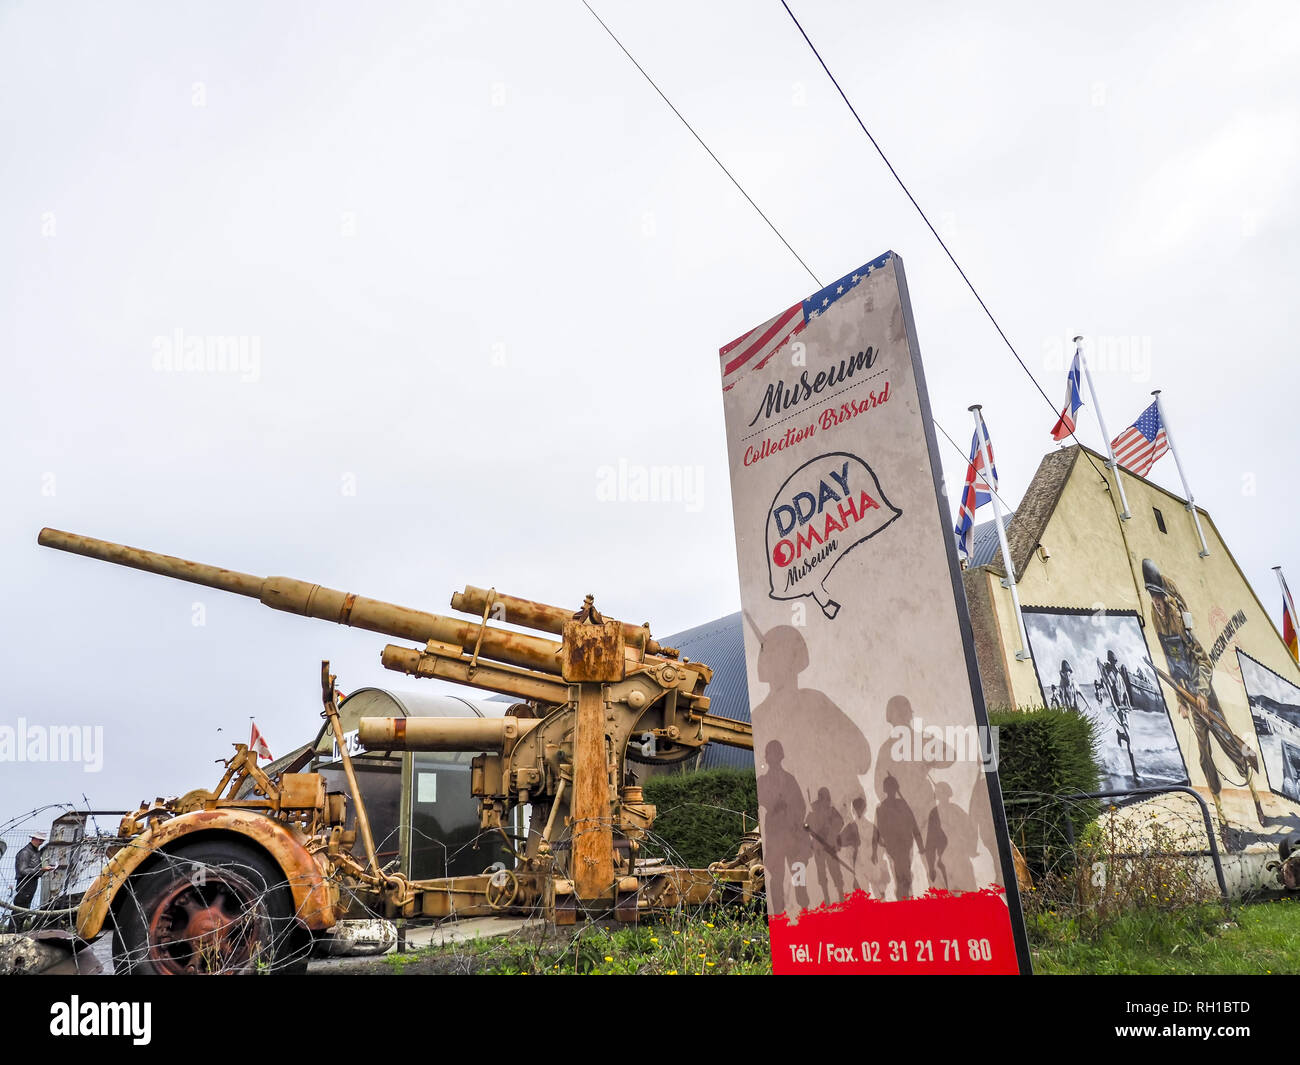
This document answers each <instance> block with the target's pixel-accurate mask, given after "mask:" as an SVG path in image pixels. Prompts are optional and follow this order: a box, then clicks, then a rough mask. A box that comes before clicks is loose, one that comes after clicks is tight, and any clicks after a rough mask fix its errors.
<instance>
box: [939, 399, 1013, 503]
mask: <svg viewBox="0 0 1300 1065" xmlns="http://www.w3.org/2000/svg"><path fill="white" fill-rule="evenodd" d="M930 420H931V421H932V422H934V427H935V428H936V429H938V430H939V432H941V433H943V435H944V437H945V438H946V439H947V441H948V443H950V444H951V445H952V449H953V450H954V451H955V452H957V454H958V455H960V456H961V460H962V462H964V463H966V464H967V465H970V456H969V455H967V454H966V452H964V451H963V450H962V449H961V445H960V444H959V443H957V441H956V440H954V439H953V438H952V437H951V436H948V430H947V429H945V428H944V427H943V426H942V425H940V424H939V420H938V419H937V418H935V417H933V416H931V418H930ZM984 483H985V487H987V488H988V490H989V491H990V492H992V493H993V494H994V495H995V496H997V497H998V502H1000V503H1001V504H1002V505H1003V506H1004V507H1006V508H1007V513H1008V514H1010V513H1012V512H1013V511H1014V510H1015V509H1016V508H1015V507H1013V506H1012V505H1011V504H1010V503H1008V502H1007V501H1006V500H1005V499H1003V498H1002V495H1001V493H1000V492H998V490H997V489H996V488H994V487H993V485H992V484H990V483H989V482H988V478H985V479H984Z"/></svg>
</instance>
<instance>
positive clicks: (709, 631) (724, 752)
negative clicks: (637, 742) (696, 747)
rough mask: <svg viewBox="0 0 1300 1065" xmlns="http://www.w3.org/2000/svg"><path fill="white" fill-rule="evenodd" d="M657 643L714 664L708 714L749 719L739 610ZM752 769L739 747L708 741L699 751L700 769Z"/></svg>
mask: <svg viewBox="0 0 1300 1065" xmlns="http://www.w3.org/2000/svg"><path fill="white" fill-rule="evenodd" d="M660 643H664V644H667V645H668V646H669V647H676V648H677V649H678V650H679V651H680V652H681V653H682V656H683V657H685V658H690V659H693V660H694V661H696V662H703V663H704V664H705V665H707V666H711V667H713V680H712V681H711V682H710V683H709V687H708V690H707V692H706V694H707V695H708V697H709V713H711V714H717V715H718V716H719V717H726V718H730V719H731V720H733V721H748V720H749V687H748V681H747V679H746V674H745V637H744V633H743V631H742V629H741V620H740V612H739V611H737V612H736V613H734V614H728V615H727V616H726V617H722V618H718V619H717V620H715V621H708V622H705V623H704V624H703V625H696V626H695V628H693V629H687V630H685V631H684V632H679V633H676V634H674V635H672V636H665V637H663V638H662V639H661V640H660ZM723 767H725V768H729V769H750V770H752V769H753V768H754V753H753V752H752V751H745V750H741V749H740V748H738V747H723V746H722V745H721V744H719V743H711V744H709V745H708V746H707V747H705V748H704V750H703V752H701V754H700V759H699V762H698V763H697V768H699V769H719V768H723Z"/></svg>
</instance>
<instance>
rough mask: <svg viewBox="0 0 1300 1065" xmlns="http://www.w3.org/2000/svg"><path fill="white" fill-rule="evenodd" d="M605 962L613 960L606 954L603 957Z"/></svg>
mask: <svg viewBox="0 0 1300 1065" xmlns="http://www.w3.org/2000/svg"><path fill="white" fill-rule="evenodd" d="M605 960H606V961H613V960H614V959H613V958H611V957H610V956H609V955H608V954H606V955H605Z"/></svg>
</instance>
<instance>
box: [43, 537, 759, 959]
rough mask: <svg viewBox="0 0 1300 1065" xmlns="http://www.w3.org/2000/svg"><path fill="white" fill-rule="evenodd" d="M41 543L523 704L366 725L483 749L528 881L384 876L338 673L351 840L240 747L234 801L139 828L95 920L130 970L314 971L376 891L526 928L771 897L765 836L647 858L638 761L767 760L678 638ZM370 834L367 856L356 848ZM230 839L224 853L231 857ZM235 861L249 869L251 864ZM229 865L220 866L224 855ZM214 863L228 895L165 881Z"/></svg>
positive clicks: (326, 678)
mask: <svg viewBox="0 0 1300 1065" xmlns="http://www.w3.org/2000/svg"><path fill="white" fill-rule="evenodd" d="M38 542H39V543H40V544H41V545H43V546H45V547H53V548H57V549H58V550H62V551H70V552H72V553H75V554H80V555H86V556H89V557H91V558H97V559H101V560H102V561H105V562H112V563H115V564H117V565H123V566H129V567H132V568H134V569H142V570H145V571H147V572H150V573H157V574H160V575H162V576H166V577H174V578H176V579H178V580H184V581H189V582H191V583H194V584H200V585H204V586H206V587H210V588H218V589H221V590H223V591H229V592H233V593H235V594H237V595H244V596H248V597H250V598H254V599H257V600H259V601H260V602H262V603H263V604H265V605H266V606H269V607H271V608H273V609H276V610H283V611H287V612H289V613H294V614H300V615H303V616H305V617H313V618H318V619H320V620H323V621H331V622H334V623H336V624H340V625H349V626H352V627H354V628H361V629H366V630H369V631H371V632H377V633H381V634H383V635H386V636H391V637H396V638H399V639H404V640H412V641H415V642H416V643H417V644H418V645H419V646H416V647H406V646H400V645H395V644H389V645H388V646H386V647H385V648H384V649H383V652H382V654H381V656H380V661H381V662H382V664H383V665H384V666H385V667H386V668H388V669H392V670H396V671H399V672H402V673H407V674H410V675H411V676H415V677H439V678H442V679H445V680H449V681H453V682H456V683H459V684H466V685H470V686H473V687H477V688H483V689H486V690H488V691H493V692H498V693H503V694H506V695H509V696H511V697H513V698H515V699H517V700H519V701H518V702H517V703H515V704H514V705H513V706H511V708H510V710H509V712H508V713H507V715H506V716H505V717H502V718H437V719H428V718H381V717H372V718H362V719H361V721H360V726H359V733H358V739H359V740H360V742H361V743H362V744H363V745H364V746H365V747H366V748H367V749H368V750H371V751H376V750H378V751H391V750H410V751H459V752H475V753H477V757H475V758H474V760H473V763H472V769H471V791H472V793H473V794H474V796H475V797H477V799H478V801H479V818H480V825H481V827H482V829H483V830H484V831H490V832H498V833H500V834H501V836H502V838H503V839H505V841H506V843H507V845H508V847H509V849H510V851H511V852H512V853H513V854H514V855H515V865H514V867H513V868H506V869H496V870H492V871H490V872H485V873H483V874H481V875H479V876H460V877H448V878H442V879H438V880H424V881H420V880H415V881H412V880H407V879H406V878H405V877H403V876H401V875H400V874H396V873H393V872H391V871H389V870H386V869H383V868H381V867H380V866H379V862H378V859H377V857H376V855H375V848H374V843H373V840H372V838H371V835H370V830H369V824H368V820H367V818H366V814H365V808H364V803H363V802H362V800H361V795H360V792H359V790H358V788H357V786H356V780H355V775H354V773H353V771H352V768H351V762H350V757H349V755H348V751H347V744H346V743H345V742H343V735H342V730H341V727H340V726H339V723H338V712H337V692H336V690H335V687H334V678H333V676H332V675H330V674H329V671H328V664H324V665H323V667H322V698H323V703H324V714H323V716H324V717H325V718H326V719H327V722H328V724H329V727H331V728H332V729H333V730H334V733H335V739H336V741H337V743H338V748H339V752H340V756H341V758H342V760H343V763H344V769H345V773H346V775H347V778H348V781H349V785H350V789H351V792H352V798H353V801H354V803H355V804H356V807H357V808H356V819H355V823H356V828H355V830H351V831H349V830H345V828H344V824H345V820H344V815H343V810H342V803H341V802H340V801H338V800H339V799H340V797H339V796H326V795H325V789H324V785H323V780H322V778H321V777H320V776H319V775H318V774H312V773H288V772H286V773H284V774H282V775H281V776H280V777H279V778H277V779H270V778H267V777H266V776H265V774H262V773H261V772H260V770H257V767H256V759H255V758H251V759H250V756H249V755H248V753H247V752H246V751H244V750H237V752H236V756H235V758H233V759H231V760H230V762H228V763H227V771H226V774H225V776H224V777H223V779H222V781H221V784H220V785H219V786H218V787H217V789H215V791H212V792H208V791H204V790H203V789H198V790H197V791H195V792H190V793H189V794H187V795H186V796H184V797H182V798H181V799H179V800H171V801H170V802H168V803H162V802H156V803H154V804H153V805H152V806H149V807H142V808H141V810H140V811H137V813H136V814H134V815H129V816H128V818H127V819H126V820H125V821H124V822H123V830H122V835H123V836H125V837H128V838H129V841H130V842H129V845H128V846H124V847H123V848H122V849H121V850H119V851H118V852H117V853H116V854H115V855H114V856H113V857H112V859H111V860H110V862H109V864H108V866H106V867H105V870H104V872H103V874H102V875H101V877H100V879H99V880H98V881H97V882H96V884H95V885H94V886H93V887H92V889H91V890H90V891H88V892H87V893H86V896H85V900H84V901H83V903H82V906H81V909H80V911H79V913H78V931H79V934H80V935H81V936H82V937H83V938H86V939H90V938H93V937H94V936H95V935H97V934H99V932H100V931H101V930H102V928H103V926H104V924H105V922H106V921H112V923H113V924H114V927H115V928H116V930H117V932H118V937H117V938H118V939H122V940H124V943H123V945H122V954H121V956H119V968H123V969H127V970H128V971H130V970H138V969H144V970H145V971H181V972H190V971H196V970H197V969H199V968H210V967H211V966H210V965H208V962H210V961H211V959H212V958H214V957H215V958H217V959H219V960H220V962H221V964H222V965H223V966H224V967H227V968H228V967H232V966H234V967H239V966H240V965H243V964H245V963H251V962H252V961H255V960H257V953H258V951H263V952H265V951H266V949H267V948H268V947H270V948H277V947H278V953H279V954H280V955H282V956H285V955H288V954H289V953H292V954H293V955H294V956H296V955H297V954H300V953H301V947H302V942H303V937H304V935H305V934H310V933H319V932H323V931H325V930H326V929H328V928H329V927H331V926H332V925H333V923H334V922H335V920H337V919H338V916H339V915H340V914H341V913H342V910H343V907H342V905H341V904H340V902H339V899H340V897H341V893H342V895H346V894H348V893H354V892H360V893H361V894H363V895H365V896H367V901H368V903H369V905H370V906H371V908H372V909H374V910H377V911H379V912H382V913H383V914H384V915H386V916H406V917H412V916H427V917H446V916H452V915H470V914H481V913H496V912H514V913H534V914H543V915H546V916H548V917H551V918H552V919H554V920H556V921H557V922H558V923H572V922H573V921H575V920H576V919H577V917H578V915H579V913H587V912H609V911H612V912H613V913H614V914H615V915H616V916H617V917H618V918H619V919H621V920H635V919H636V918H637V916H638V915H639V914H640V913H641V912H644V911H646V910H651V909H659V908H670V907H674V906H678V905H682V904H687V905H690V904H700V903H704V902H708V901H713V900H716V899H718V898H720V897H722V896H724V895H729V896H735V895H739V896H742V897H749V896H751V895H752V894H753V893H754V892H755V891H757V890H758V889H759V888H760V887H761V881H762V875H763V869H762V865H761V856H760V854H759V848H758V842H757V837H756V834H755V835H754V836H753V838H751V839H749V840H748V841H747V844H746V845H744V846H742V848H741V851H740V853H739V854H738V855H736V856H734V857H731V858H729V859H727V860H723V861H720V862H718V863H715V864H714V865H713V866H710V868H709V870H690V869H681V868H677V867H671V866H668V865H666V864H664V863H662V862H660V861H656V860H652V859H647V858H645V857H644V855H643V854H642V843H643V842H644V840H645V839H646V836H647V834H648V833H649V831H650V829H651V826H652V825H653V823H654V817H655V808H654V806H653V805H651V804H649V803H646V802H645V801H644V797H643V794H642V790H641V788H640V787H639V786H637V785H636V784H635V783H634V780H633V777H632V776H631V774H630V773H629V766H628V762H629V761H639V762H647V763H652V764H653V763H661V764H662V763H671V762H676V761H680V760H682V759H684V758H687V757H689V756H690V755H691V754H693V753H695V752H696V751H698V750H699V749H700V748H701V747H702V746H704V745H705V744H706V743H710V742H717V743H723V744H728V745H731V746H737V747H744V748H752V746H753V739H752V734H751V731H750V726H749V725H748V724H747V723H744V722H738V721H732V720H730V719H727V718H723V717H718V716H716V715H713V714H710V713H709V712H708V711H709V699H708V696H707V695H705V694H704V692H705V689H706V687H707V685H708V683H709V681H710V679H711V678H712V670H711V669H710V668H709V667H708V666H707V665H705V664H704V663H702V662H692V661H690V660H689V659H686V658H684V657H682V656H681V655H680V654H679V653H678V652H677V651H676V650H674V649H672V648H669V647H665V646H663V645H662V644H660V643H659V642H658V641H657V640H655V639H654V638H653V636H652V635H651V633H650V628H649V625H648V624H646V625H639V626H638V625H633V624H629V623H626V622H621V621H615V620H612V619H608V618H605V617H603V616H602V615H601V614H600V613H599V611H598V610H597V609H596V606H595V604H594V602H593V599H592V597H591V596H587V597H586V599H585V601H584V603H583V605H582V607H581V608H580V609H578V610H577V611H570V610H565V609H563V608H561V607H556V606H547V605H545V604H542V603H536V602H533V601H531V600H527V599H520V598H516V597H514V596H510V595H504V594H500V593H498V592H496V591H495V589H482V588H475V587H466V588H465V590H464V591H462V592H457V593H455V594H454V595H453V596H452V600H451V605H452V607H453V609H455V610H458V611H461V612H464V613H467V614H469V615H471V616H472V617H473V620H464V619H460V618H453V617H446V616H443V615H439V614H432V613H427V612H424V611H420V610H414V609H411V608H409V607H403V606H398V605H396V604H393V603H386V602H382V601H380V600H377V599H369V598H366V597H364V596H360V595H355V594H352V593H345V592H340V591H336V590H334V589H331V588H323V587H321V586H320V585H316V584H310V583H308V582H305V581H300V580H294V579H292V578H288V577H267V578H262V577H256V576H254V575H252V574H248V573H240V572H237V571H234V570H227V569H220V568H218V567H215V566H208V565H203V564H201V563H197V562H190V561H187V560H185V559H180V558H175V557H172V556H169V555H162V554H157V553H155V552H152V551H144V550H140V549H138V548H132V547H125V546H122V545H120V544H113V543H108V542H106V541H103V540H95V539H92V538H90V537H85V536H79V535H76V534H72V533H66V532H60V531H58V530H55V529H44V530H42V531H41V533H40V536H39V537H38ZM493 622H496V623H505V624H512V625H516V626H519V627H522V628H529V629H533V630H537V631H540V632H543V633H548V634H550V635H551V636H558V637H559V639H558V640H555V639H550V638H548V637H547V636H540V635H534V634H532V633H524V632H517V631H513V630H510V629H503V628H500V627H498V625H497V624H493ZM238 746H242V745H238ZM259 778H260V779H259ZM223 792H224V794H223ZM250 792H251V794H252V796H253V798H252V799H250V798H248V795H249V794H250ZM524 805H527V806H529V807H531V818H530V821H529V825H530V827H529V829H528V833H527V837H526V839H523V840H519V841H518V842H519V843H521V844H522V845H521V846H519V847H516V846H515V842H516V841H513V840H512V839H511V837H510V836H509V835H508V834H507V832H506V826H507V824H508V822H509V814H510V812H511V811H512V810H513V809H514V808H516V807H518V806H524ZM358 835H359V836H360V841H361V843H362V845H363V849H364V851H365V855H364V860H363V859H362V857H361V856H354V855H353V853H352V851H353V849H354V847H355V844H356V842H357V839H356V837H357V836H358ZM214 840H215V841H218V842H220V843H221V846H216V847H215V850H214V842H213V841H214ZM232 847H233V848H234V851H235V852H240V853H242V854H243V858H242V860H236V858H232V857H231V853H232ZM223 848H224V849H223ZM209 853H215V855H216V857H217V860H216V861H207V860H206V859H205V858H204V857H203V855H204V854H209ZM178 863H179V864H178ZM186 863H189V864H188V865H187V864H186ZM196 864H197V865H200V866H202V867H203V868H204V869H205V870H208V872H207V873H205V876H204V879H205V882H211V880H210V877H209V873H210V874H211V875H212V876H215V878H216V881H217V883H218V888H216V889H208V888H206V887H205V888H204V889H202V890H200V889H199V888H193V889H187V888H186V887H185V886H184V884H183V883H182V882H181V881H182V880H183V879H184V877H183V876H182V875H181V874H180V873H178V874H176V875H174V876H172V877H171V878H170V879H168V877H166V876H164V877H163V879H164V880H165V881H167V882H168V883H169V884H170V885H171V887H170V888H169V889H167V890H163V889H159V888H157V887H156V886H152V885H153V882H154V881H156V880H157V873H158V871H159V867H160V866H162V867H163V870H164V872H165V871H166V869H167V868H168V867H172V866H175V867H177V868H179V869H180V870H181V873H184V871H185V870H186V869H189V868H190V866H191V865H196ZM146 872H150V873H152V874H154V877H153V880H151V881H150V884H149V885H145V884H142V883H139V882H137V881H138V880H139V879H140V878H141V877H143V875H144V874H145V873H146ZM186 875H188V874H186ZM223 878H224V879H223ZM246 883H253V884H265V885H267V886H268V887H269V886H271V885H272V884H274V887H275V890H266V891H261V892H254V891H250V890H249V889H248V888H247V887H246V886H244V885H245V884H246ZM124 888H126V889H129V890H123V889H124ZM214 900H215V901H214ZM268 900H269V901H268ZM276 900H279V901H278V905H279V908H280V909H281V910H285V911H287V912H286V913H284V914H281V915H279V917H280V921H281V923H282V924H283V925H285V927H286V932H285V933H284V934H283V935H278V934H277V933H275V931H274V928H275V925H276V918H277V914H275V913H266V914H265V915H264V916H265V917H266V923H267V925H268V927H269V928H270V929H271V932H270V933H269V934H268V935H269V939H270V942H269V943H268V942H263V940H265V939H267V938H268V936H262V938H261V939H258V938H257V937H252V938H253V940H254V942H253V944H252V945H251V946H250V935H249V933H248V921H247V919H246V913H247V911H248V909H249V907H250V906H253V905H261V906H262V907H263V909H268V908H273V907H272V906H271V904H272V903H275V902H276ZM196 943H198V944H199V945H200V946H201V947H202V949H198V947H196V946H195V944H196ZM287 944H291V945H292V951H291V952H290V951H288V950H287V949H286V945H287ZM272 953H276V951H275V949H272Z"/></svg>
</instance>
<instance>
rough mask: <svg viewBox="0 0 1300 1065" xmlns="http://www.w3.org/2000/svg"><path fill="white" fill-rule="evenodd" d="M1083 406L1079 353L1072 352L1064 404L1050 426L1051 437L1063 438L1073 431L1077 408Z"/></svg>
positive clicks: (1055, 438) (1054, 438) (1077, 412)
mask: <svg viewBox="0 0 1300 1065" xmlns="http://www.w3.org/2000/svg"><path fill="white" fill-rule="evenodd" d="M1082 406H1083V382H1082V371H1081V370H1080V368H1079V353H1078V352H1077V351H1076V352H1075V353H1074V362H1073V363H1072V364H1071V365H1070V373H1069V376H1068V377H1067V378H1066V379H1065V405H1064V406H1063V407H1062V408H1061V416H1060V417H1059V418H1057V419H1056V424H1055V425H1054V426H1052V439H1053V440H1064V439H1065V438H1066V437H1067V436H1069V435H1070V434H1072V433H1073V432H1074V428H1075V424H1076V419H1077V416H1078V414H1079V408H1080V407H1082Z"/></svg>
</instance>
